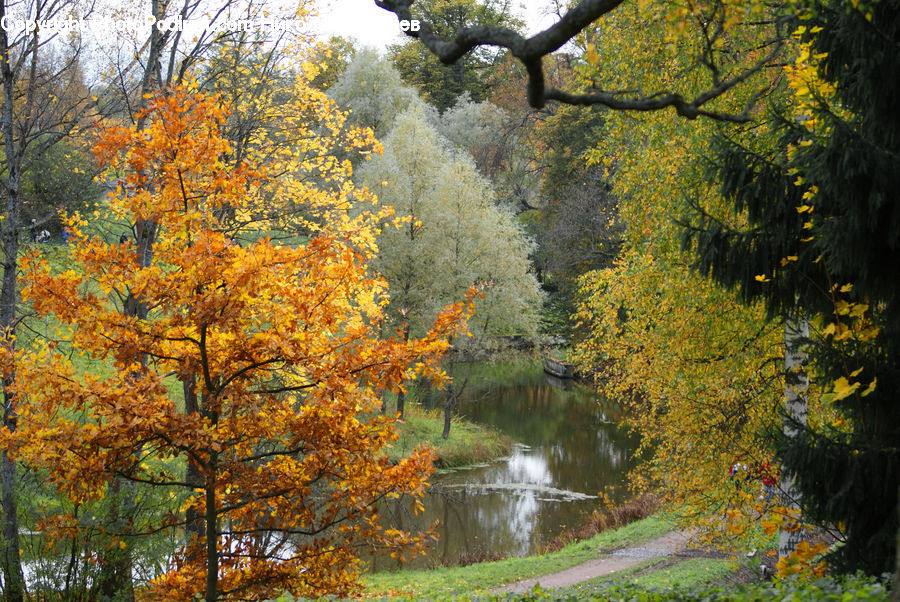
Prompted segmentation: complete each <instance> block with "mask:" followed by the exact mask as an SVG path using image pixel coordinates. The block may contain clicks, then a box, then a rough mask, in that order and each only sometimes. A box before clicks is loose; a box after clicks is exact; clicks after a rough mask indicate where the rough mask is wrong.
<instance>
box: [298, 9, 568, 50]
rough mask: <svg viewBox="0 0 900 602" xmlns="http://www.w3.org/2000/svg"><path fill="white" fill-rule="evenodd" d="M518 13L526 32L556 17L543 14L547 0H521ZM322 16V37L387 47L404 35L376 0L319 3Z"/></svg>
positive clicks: (319, 21) (319, 27) (318, 23)
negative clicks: (343, 38)
mask: <svg viewBox="0 0 900 602" xmlns="http://www.w3.org/2000/svg"><path fill="white" fill-rule="evenodd" d="M519 1H520V3H521V5H522V6H521V8H520V9H519V16H520V17H522V18H524V20H525V23H526V33H529V34H532V33H536V32H537V31H540V30H541V29H544V28H546V27H549V26H550V25H552V24H553V22H554V21H555V19H554V18H553V17H550V16H548V15H544V14H543V13H544V12H546V10H547V7H548V6H550V5H551V3H550V2H548V1H547V0H519ZM319 13H320V15H319V17H318V18H317V19H316V20H314V21H313V27H314V28H315V30H316V31H317V33H320V34H321V35H322V36H323V37H327V36H331V35H340V36H343V37H350V38H356V39H357V40H358V41H359V42H360V43H361V44H362V45H364V46H374V47H375V48H378V49H379V50H384V49H385V48H386V47H387V45H389V44H392V43H395V42H398V41H400V40H402V39H403V37H404V36H403V34H402V33H401V32H400V26H399V24H398V23H397V17H395V16H394V15H393V14H392V13H389V12H387V11H386V10H382V9H380V8H378V7H377V6H376V5H375V1H374V0H330V1H327V0H326V1H323V2H321V3H320V5H319Z"/></svg>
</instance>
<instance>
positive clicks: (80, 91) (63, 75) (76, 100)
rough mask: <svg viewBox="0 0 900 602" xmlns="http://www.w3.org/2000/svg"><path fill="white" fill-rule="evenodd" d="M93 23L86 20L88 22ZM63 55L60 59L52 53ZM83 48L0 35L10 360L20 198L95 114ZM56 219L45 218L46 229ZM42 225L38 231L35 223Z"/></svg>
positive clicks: (40, 10) (42, 11) (10, 398)
mask: <svg viewBox="0 0 900 602" xmlns="http://www.w3.org/2000/svg"><path fill="white" fill-rule="evenodd" d="M76 6H77V3H75V2H68V1H63V2H51V3H44V2H39V1H37V2H25V3H17V2H6V1H4V2H0V19H2V20H3V22H4V23H6V22H7V20H11V19H15V18H25V17H27V18H30V19H35V20H43V19H49V20H53V19H60V20H61V19H64V18H66V17H68V14H69V11H72V10H74V9H75V7H76ZM86 16H88V15H86ZM54 48H61V49H62V53H61V56H62V58H59V56H60V55H59V54H57V53H55V52H54ZM80 54H81V40H80V39H78V38H77V37H75V38H72V39H70V40H65V41H64V40H63V39H62V36H61V35H60V33H59V32H58V31H56V32H54V31H53V30H50V33H48V34H45V33H44V32H43V31H42V30H41V29H39V28H34V29H32V30H25V29H22V30H17V29H15V28H12V27H2V28H0V86H2V95H3V98H2V103H0V137H2V144H3V154H4V157H3V165H2V169H0V186H2V192H3V202H4V205H3V210H4V215H3V221H2V223H0V238H2V246H3V280H2V285H0V346H2V347H3V348H4V349H5V351H6V352H11V351H12V349H14V347H15V331H16V326H17V324H18V322H17V320H18V315H17V307H18V291H17V286H16V278H17V273H18V268H19V263H18V261H19V244H20V241H19V235H20V233H21V231H22V230H23V228H22V226H23V223H22V215H23V212H22V203H23V198H22V192H23V184H24V183H25V178H26V176H27V174H28V173H29V172H30V170H31V169H32V168H33V167H34V166H35V165H36V164H37V163H38V162H39V161H41V160H42V159H43V158H44V156H45V155H46V153H47V152H48V151H49V150H50V149H51V148H53V146H54V145H56V144H57V143H59V142H60V141H61V140H63V139H64V138H66V137H67V136H69V135H70V134H71V133H72V132H73V131H74V130H76V129H77V128H78V127H80V126H82V125H84V123H85V121H86V118H87V117H88V116H91V115H92V114H93V111H94V109H95V107H96V101H95V100H91V99H90V98H89V97H88V95H87V93H86V89H85V86H84V82H83V81H82V77H81V76H82V73H81V70H80V66H79V61H80V60H81V57H80ZM52 217H53V214H50V215H44V216H41V218H42V219H41V221H47V220H48V219H50V218H52ZM36 225H38V223H36ZM14 381H15V372H14V371H8V372H7V373H6V374H4V377H3V425H2V427H0V430H3V431H4V434H6V433H12V432H14V431H15V430H16V424H17V418H16V404H17V400H16V397H15V394H14V387H13V384H14ZM17 490H18V487H17V484H16V467H15V463H14V462H13V460H12V458H10V456H9V455H8V454H7V452H6V451H4V452H2V455H0V499H2V508H3V529H2V531H3V537H2V544H0V570H2V572H3V580H4V584H5V587H6V591H5V595H6V597H7V599H8V600H11V601H13V602H18V601H20V600H23V599H24V596H25V581H24V578H23V575H22V566H21V559H20V549H19V525H18V517H17V514H18V510H17V509H18V502H17V499H16V496H17Z"/></svg>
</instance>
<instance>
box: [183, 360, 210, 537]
mask: <svg viewBox="0 0 900 602" xmlns="http://www.w3.org/2000/svg"><path fill="white" fill-rule="evenodd" d="M182 384H183V386H184V413H185V414H192V413H194V412H199V411H200V404H199V402H198V400H197V389H196V387H197V377H196V376H195V375H193V374H192V375H191V376H190V377H189V378H188V380H186V381H184V383H182ZM184 480H185V482H186V483H190V484H191V485H192V486H193V488H194V489H195V490H196V489H199V488H201V487H203V471H201V470H200V467H199V466H197V463H196V462H194V460H193V458H191V457H190V456H188V463H187V468H186V469H185V478H184ZM184 522H185V525H184V530H185V535H186V536H187V543H188V544H190V543H191V539H192V537H194V536H196V538H197V542H198V543H199V541H200V539H201V538H202V537H203V535H204V531H205V529H204V526H203V516H202V515H201V514H200V512H198V511H197V509H196V508H188V509H187V510H185V511H184Z"/></svg>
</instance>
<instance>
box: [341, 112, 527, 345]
mask: <svg viewBox="0 0 900 602" xmlns="http://www.w3.org/2000/svg"><path fill="white" fill-rule="evenodd" d="M384 148H385V150H384V155H382V156H379V157H373V158H372V159H371V160H370V161H369V162H367V163H366V164H365V165H363V166H362V167H361V168H360V170H359V172H358V174H359V181H360V182H362V183H365V184H366V185H367V186H368V187H369V188H370V189H372V190H375V191H377V194H378V197H379V199H380V200H381V201H382V202H383V203H386V204H389V205H391V206H392V207H393V208H394V210H395V211H396V212H397V213H398V214H399V215H402V216H404V217H408V221H407V222H406V223H405V224H403V225H402V227H400V228H396V227H390V226H389V227H385V228H384V229H383V230H382V231H381V233H380V235H379V237H378V247H379V250H380V254H379V256H378V258H377V259H376V260H375V262H374V265H375V266H376V268H377V269H378V270H379V272H381V273H382V274H384V276H385V278H386V279H387V281H388V283H389V284H390V288H391V291H392V296H391V306H390V307H391V310H392V311H394V312H397V313H395V315H397V314H399V313H400V312H401V311H404V310H405V312H406V314H404V315H407V317H408V320H409V323H410V325H411V327H412V328H413V332H421V331H422V329H423V328H424V326H425V325H426V324H428V323H429V322H430V321H431V320H432V316H433V315H434V313H435V311H436V310H437V309H439V308H440V307H442V306H443V305H444V304H446V303H447V302H448V301H449V300H451V299H457V298H459V296H460V295H461V294H462V293H464V292H465V290H466V289H468V288H469V287H471V286H473V285H475V284H481V285H484V291H483V292H484V298H483V299H482V300H481V301H479V302H478V303H477V305H476V310H475V316H474V319H473V320H472V323H471V330H472V332H473V333H478V334H480V333H492V334H509V333H523V332H524V333H526V334H528V333H533V331H534V329H535V326H536V324H537V311H538V308H539V307H540V304H541V300H542V297H541V293H540V290H539V288H538V284H537V280H536V279H535V277H534V275H533V274H532V273H531V272H530V265H529V262H528V252H529V250H530V247H531V244H530V242H529V241H528V240H527V239H526V238H525V237H524V235H523V234H522V232H521V230H520V229H519V228H518V227H517V225H516V224H515V222H514V221H513V219H512V217H511V216H510V215H509V214H508V213H506V212H504V211H502V210H501V209H499V208H497V207H496V206H495V205H494V203H493V196H494V195H493V190H492V188H491V185H490V183H489V182H488V181H487V180H485V179H484V178H483V177H481V176H480V175H479V174H478V172H477V171H476V169H475V167H474V165H473V164H472V162H471V159H469V158H468V157H466V156H465V155H463V154H460V153H455V152H453V151H451V150H450V149H448V148H447V143H446V142H445V141H444V140H443V139H442V138H441V137H440V136H439V135H438V133H437V132H436V131H435V130H434V129H433V128H432V127H431V126H430V125H429V124H428V122H427V121H426V118H425V115H424V113H423V112H422V111H420V110H418V109H417V108H415V107H414V108H412V109H410V110H408V111H406V112H404V113H403V114H401V115H400V116H399V117H398V118H397V120H396V122H395V124H394V127H393V129H392V130H391V132H390V134H389V135H388V136H387V137H386V138H385V139H384Z"/></svg>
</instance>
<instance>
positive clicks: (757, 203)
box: [687, 0, 900, 574]
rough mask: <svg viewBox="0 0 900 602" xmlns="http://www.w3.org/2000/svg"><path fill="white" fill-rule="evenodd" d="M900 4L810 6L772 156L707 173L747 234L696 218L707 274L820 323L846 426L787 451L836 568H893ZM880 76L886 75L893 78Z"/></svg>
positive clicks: (830, 396) (821, 357)
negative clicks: (830, 544) (832, 529)
mask: <svg viewBox="0 0 900 602" xmlns="http://www.w3.org/2000/svg"><path fill="white" fill-rule="evenodd" d="M898 11H900V2H897V1H896V0H887V1H882V2H874V3H859V4H855V3H854V5H853V6H852V7H851V6H850V5H849V4H848V3H846V2H844V1H842V0H825V1H820V2H816V3H814V4H813V5H812V6H811V7H810V8H808V9H806V10H805V12H804V13H801V14H799V15H797V16H798V17H799V19H798V20H797V21H796V23H795V26H796V29H795V36H796V37H797V39H799V41H800V45H799V48H800V52H799V55H798V56H797V58H796V61H795V62H794V64H793V65H789V66H788V68H787V75H788V81H789V83H790V85H791V87H792V89H793V98H792V103H791V106H789V107H785V108H783V109H782V110H781V112H780V114H779V115H778V116H777V117H776V118H775V123H776V126H777V131H778V132H780V134H781V136H780V138H779V141H778V143H777V144H775V145H772V146H771V147H769V148H765V147H764V146H762V145H761V147H760V148H748V147H747V146H741V145H738V144H736V143H733V142H731V141H728V140H726V139H722V140H721V141H720V145H719V148H718V150H717V152H716V153H715V160H714V163H715V167H714V169H713V170H712V173H713V175H714V176H715V178H717V179H718V181H719V183H720V185H721V187H722V191H723V192H724V193H725V194H726V195H727V196H729V197H730V198H731V199H733V201H734V209H735V211H736V212H738V213H739V214H743V215H744V216H745V217H746V219H747V227H746V228H745V229H743V230H741V231H738V230H735V229H731V228H727V227H725V226H724V225H723V224H722V222H720V221H718V220H716V219H715V218H714V217H713V216H710V215H705V214H702V213H700V212H698V213H696V214H695V215H694V216H693V219H692V223H691V224H690V226H689V228H688V232H687V239H688V240H689V241H695V242H696V243H697V251H698V264H699V266H700V268H701V269H702V270H703V271H706V272H708V273H710V274H711V275H712V276H713V277H714V278H715V279H716V280H718V281H720V282H723V283H726V284H728V285H732V286H735V287H736V288H737V289H738V290H739V292H740V294H741V296H742V297H743V298H744V299H745V300H750V299H757V298H762V299H764V300H765V301H766V304H767V307H768V309H769V313H770V315H771V316H773V317H774V316H778V315H782V314H783V313H785V312H790V311H802V312H804V313H806V314H808V315H811V316H813V318H812V320H811V325H812V334H811V337H812V342H813V343H814V345H813V347H812V348H811V357H810V359H811V363H812V366H813V373H812V374H813V377H814V379H816V380H817V381H818V384H819V385H820V387H821V388H822V389H823V390H824V391H825V393H824V395H823V401H825V402H827V403H830V404H832V405H833V407H834V409H835V410H836V411H837V413H838V415H839V418H838V419H837V420H836V421H834V422H832V423H830V424H818V425H801V424H795V425H794V426H796V428H797V432H796V436H794V437H784V438H783V439H782V442H781V449H780V455H781V460H782V465H783V467H784V469H785V470H786V471H787V472H789V473H791V474H792V475H793V476H794V478H795V482H796V486H797V488H798V489H799V491H800V492H801V494H802V496H803V511H804V514H805V515H806V516H807V517H808V518H809V519H811V520H813V521H815V522H816V523H819V524H824V525H837V526H839V528H840V530H841V531H842V535H843V536H844V537H845V538H846V539H845V542H844V545H843V546H840V547H839V548H837V549H836V550H835V551H834V552H833V553H832V554H831V557H830V559H831V561H832V562H833V563H834V564H835V565H836V566H837V567H838V568H840V569H842V570H855V569H862V570H865V571H867V572H870V573H875V574H878V573H881V572H883V571H889V570H891V569H892V568H893V566H894V554H895V548H896V532H897V526H898V510H897V495H898V494H897V487H898V483H900V451H898V449H900V447H898V444H900V404H898V400H897V390H898V385H900V338H898V335H900V306H898V303H900V277H898V276H900V274H898V267H897V266H898V265H900V198H898V192H897V191H898V190H900V159H898V157H900V115H898V114H897V111H896V100H895V99H896V98H897V97H898V94H900V90H898V87H900V79H898V78H897V77H896V74H897V73H900V53H898V45H900V14H898ZM885 74H890V75H889V76H888V77H885Z"/></svg>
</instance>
